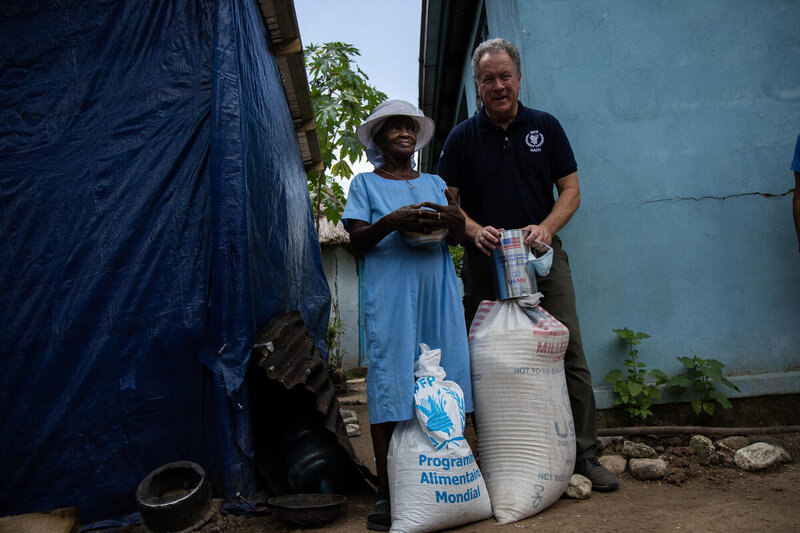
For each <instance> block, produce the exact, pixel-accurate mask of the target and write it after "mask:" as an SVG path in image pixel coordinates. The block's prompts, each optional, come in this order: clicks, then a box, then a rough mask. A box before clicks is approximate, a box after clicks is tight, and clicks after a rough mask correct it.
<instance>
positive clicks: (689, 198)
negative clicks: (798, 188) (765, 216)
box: [642, 189, 794, 205]
mask: <svg viewBox="0 0 800 533" xmlns="http://www.w3.org/2000/svg"><path fill="white" fill-rule="evenodd" d="M791 194H794V189H789V190H788V191H786V192H785V193H782V194H773V193H768V192H743V193H739V194H729V195H727V196H701V197H700V198H694V197H692V196H676V197H674V198H659V199H658V200H647V201H646V202H642V205H645V204H657V203H660V202H674V201H677V200H692V201H695V202H701V201H703V200H728V199H729V198H741V197H742V196H763V197H764V198H781V197H784V196H789V195H791Z"/></svg>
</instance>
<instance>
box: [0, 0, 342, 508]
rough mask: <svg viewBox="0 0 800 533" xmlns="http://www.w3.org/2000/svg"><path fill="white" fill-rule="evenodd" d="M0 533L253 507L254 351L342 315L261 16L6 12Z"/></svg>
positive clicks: (0, 107)
mask: <svg viewBox="0 0 800 533" xmlns="http://www.w3.org/2000/svg"><path fill="white" fill-rule="evenodd" d="M0 245H1V246H2V257H3V260H2V263H0V293H1V294H2V306H0V332H1V334H0V472H2V477H3V479H2V482H0V515H8V514H19V513H26V512H32V511H37V510H43V509H51V508H55V507H68V506H76V507H79V509H80V513H81V521H82V522H83V523H87V522H88V521H92V520H100V519H108V518H112V519H113V518H116V517H121V516H123V515H126V514H128V513H131V512H133V511H135V510H136V502H135V498H134V492H135V490H136V487H137V485H138V484H139V482H140V481H141V480H142V479H143V478H144V477H145V476H146V475H147V474H148V473H149V472H150V471H152V470H153V469H154V468H156V467H158V466H160V465H162V464H165V463H167V462H170V461H176V460H191V461H196V462H198V463H200V464H201V465H202V466H203V467H205V469H206V470H207V471H208V473H209V475H210V477H211V481H212V482H213V483H214V486H215V488H216V491H217V493H220V492H221V493H222V495H226V496H227V497H228V498H232V495H234V494H235V493H237V492H240V493H241V494H242V495H245V496H247V495H251V496H252V495H253V494H255V492H256V487H255V483H254V476H253V468H252V463H251V458H252V439H251V431H250V419H249V405H248V394H247V390H246V389H247V388H246V382H245V381H244V378H245V373H246V370H247V367H248V361H249V357H250V351H251V348H252V344H253V339H254V337H255V334H256V333H257V331H258V330H259V328H261V327H263V326H264V325H266V324H267V322H268V321H269V319H270V318H271V317H273V316H274V315H275V314H277V313H279V312H282V311H284V310H291V309H294V310H299V311H300V313H301V315H302V317H303V319H304V321H305V323H306V324H307V326H308V328H309V330H310V332H311V335H312V337H313V338H314V339H315V341H316V344H317V346H318V347H319V348H320V350H321V351H323V353H324V338H325V329H326V327H327V320H328V306H329V298H330V294H329V291H328V286H327V283H326V281H325V277H324V274H323V271H322V264H321V259H320V252H319V244H318V241H317V237H316V233H315V231H314V227H313V221H312V218H311V211H310V202H309V199H308V193H307V189H306V178H305V174H304V171H303V164H302V160H301V156H300V152H299V149H298V147H297V139H296V136H295V133H294V126H293V123H292V119H291V116H290V114H289V110H288V107H287V104H286V98H285V95H284V91H283V86H282V84H281V81H280V74H279V72H278V67H277V63H276V59H275V57H274V56H273V55H272V54H271V52H270V50H269V45H268V40H267V35H266V29H265V26H264V22H263V19H262V18H261V14H260V12H259V8H258V5H257V3H256V1H255V0H217V1H214V0H193V1H192V0H185V1H181V0H175V1H170V2H137V1H109V0H86V1H77V0H75V1H64V0H62V1H59V0H41V1H37V0H19V1H17V0H15V1H8V0H6V1H3V2H2V3H0Z"/></svg>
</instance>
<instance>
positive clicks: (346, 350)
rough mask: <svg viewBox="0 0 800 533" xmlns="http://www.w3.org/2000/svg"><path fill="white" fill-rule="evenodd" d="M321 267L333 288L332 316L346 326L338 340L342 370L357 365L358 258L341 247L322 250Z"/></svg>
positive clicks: (329, 285)
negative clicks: (336, 317)
mask: <svg viewBox="0 0 800 533" xmlns="http://www.w3.org/2000/svg"><path fill="white" fill-rule="evenodd" d="M322 268H323V270H324V271H325V278H326V279H327V280H328V287H330V289H331V317H333V316H338V317H339V320H341V321H342V323H343V324H344V332H342V334H341V335H340V337H339V350H340V353H341V355H342V368H344V369H351V368H356V367H357V366H359V364H358V275H357V273H356V259H355V257H353V255H352V254H351V253H350V252H348V251H347V250H346V249H345V248H344V247H342V246H336V247H333V248H324V249H323V250H322Z"/></svg>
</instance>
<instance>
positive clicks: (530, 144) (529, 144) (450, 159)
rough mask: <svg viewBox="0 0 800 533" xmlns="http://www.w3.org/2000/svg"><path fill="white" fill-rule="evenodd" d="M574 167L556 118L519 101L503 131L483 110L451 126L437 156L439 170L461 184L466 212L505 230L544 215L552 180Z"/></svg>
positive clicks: (453, 183) (451, 181)
mask: <svg viewBox="0 0 800 533" xmlns="http://www.w3.org/2000/svg"><path fill="white" fill-rule="evenodd" d="M577 168H578V166H577V165H576V163H575V156H574V155H573V153H572V147H571V146H570V144H569V140H568V139H567V135H566V134H565V133H564V129H563V128H562V127H561V124H560V123H559V122H558V120H556V118H555V117H554V116H553V115H551V114H549V113H545V112H543V111H538V110H536V109H531V108H528V107H524V106H523V105H522V104H519V109H518V111H517V116H516V118H515V119H514V121H513V122H512V123H511V124H510V125H509V126H508V128H507V129H506V130H503V128H501V127H499V126H495V125H494V124H493V123H492V121H491V120H489V117H488V116H487V115H486V111H485V110H484V109H481V110H480V112H479V113H477V114H476V115H473V116H472V117H470V118H468V119H467V120H465V121H464V122H462V123H460V124H458V125H457V126H456V127H455V128H453V131H451V132H450V135H449V136H448V137H447V140H446V141H445V143H444V149H443V150H442V154H441V156H440V158H439V175H440V176H441V177H442V178H443V179H444V180H445V182H446V183H447V185H448V186H451V187H457V188H458V189H459V191H460V192H459V194H460V203H461V207H462V208H463V209H464V211H465V212H466V213H467V215H469V216H470V217H471V218H472V219H473V220H475V222H477V223H478V224H480V225H482V226H494V227H496V228H504V229H514V228H522V227H525V226H527V225H529V224H538V223H540V222H541V221H542V220H544V219H545V218H546V217H547V215H549V214H550V211H551V210H552V209H553V204H554V203H555V197H554V193H553V185H554V183H555V182H556V181H557V180H559V179H561V178H563V177H565V176H568V175H569V174H572V173H573V172H575V171H576V170H577Z"/></svg>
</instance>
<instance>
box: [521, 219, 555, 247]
mask: <svg viewBox="0 0 800 533" xmlns="http://www.w3.org/2000/svg"><path fill="white" fill-rule="evenodd" d="M522 229H524V230H525V244H527V245H528V246H530V247H531V248H533V247H534V242H533V241H539V242H543V243H545V244H546V245H547V246H551V245H552V243H553V232H552V231H551V230H550V228H549V227H548V226H547V225H545V224H538V225H537V224H531V225H530V226H525V227H524V228H522Z"/></svg>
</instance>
